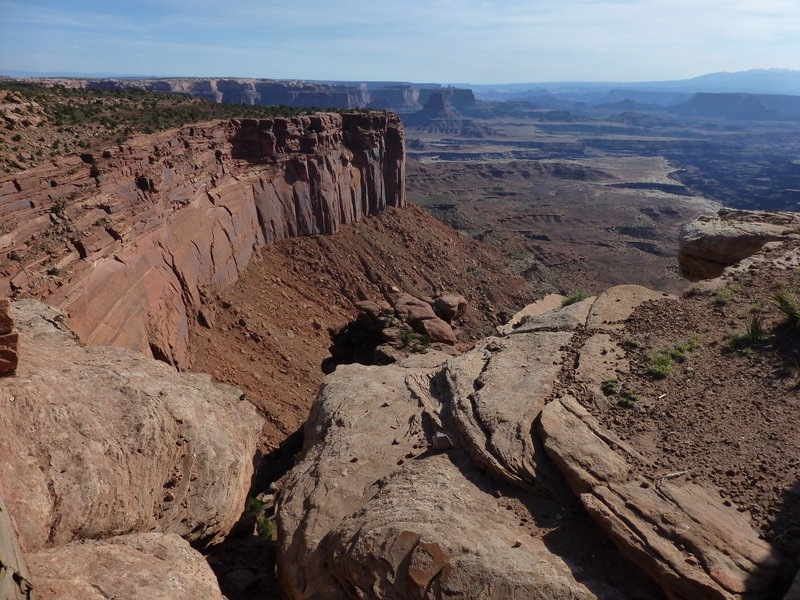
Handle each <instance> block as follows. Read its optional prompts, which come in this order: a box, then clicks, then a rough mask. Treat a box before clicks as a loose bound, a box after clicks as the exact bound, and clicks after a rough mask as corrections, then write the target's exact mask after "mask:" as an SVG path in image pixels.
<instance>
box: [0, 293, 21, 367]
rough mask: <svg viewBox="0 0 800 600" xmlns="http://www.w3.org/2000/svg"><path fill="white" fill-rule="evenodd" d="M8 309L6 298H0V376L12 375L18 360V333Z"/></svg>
mask: <svg viewBox="0 0 800 600" xmlns="http://www.w3.org/2000/svg"><path fill="white" fill-rule="evenodd" d="M10 310H11V303H10V302H9V301H8V298H0V376H3V375H13V374H14V371H16V370H17V363H18V362H19V334H17V333H16V332H15V331H14V320H13V319H12V318H11V313H10Z"/></svg>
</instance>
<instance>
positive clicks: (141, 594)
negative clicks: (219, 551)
mask: <svg viewBox="0 0 800 600" xmlns="http://www.w3.org/2000/svg"><path fill="white" fill-rule="evenodd" d="M30 562H31V569H32V570H33V577H34V580H35V582H36V586H35V590H36V593H37V595H38V597H39V598H53V599H58V600H107V599H108V598H125V599H126V600H196V599H198V598H203V599H206V598H207V599H208V600H224V596H223V595H222V594H221V593H220V591H219V585H218V584H217V579H216V577H215V576H214V573H213V572H212V571H211V569H210V567H209V566H208V563H206V561H205V559H204V558H203V556H202V555H201V554H200V553H198V552H197V551H195V550H194V549H192V547H191V546H190V545H189V543H188V542H187V541H186V540H183V539H181V538H180V537H179V536H177V535H174V534H163V533H134V534H130V535H121V536H116V537H113V538H110V539H107V540H84V541H79V542H73V543H71V544H68V545H66V546H60V547H58V548H53V549H51V550H45V551H42V552H38V553H36V554H32V555H30Z"/></svg>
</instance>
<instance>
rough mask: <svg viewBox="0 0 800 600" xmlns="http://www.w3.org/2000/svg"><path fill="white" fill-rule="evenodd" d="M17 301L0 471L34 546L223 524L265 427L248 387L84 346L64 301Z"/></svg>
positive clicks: (243, 488)
mask: <svg viewBox="0 0 800 600" xmlns="http://www.w3.org/2000/svg"><path fill="white" fill-rule="evenodd" d="M12 312H13V316H14V319H15V321H16V323H17V326H18V328H19V330H20V335H21V338H22V343H21V347H20V351H21V355H20V357H21V360H20V367H19V369H18V371H17V375H16V377H13V378H4V379H0V480H2V481H3V483H4V487H5V491H4V498H5V500H6V502H7V505H8V509H9V510H10V511H11V514H12V515H13V516H14V518H15V520H16V523H17V527H18V530H19V533H20V539H21V541H22V543H23V545H24V546H25V549H26V551H36V550H40V549H43V548H51V547H54V546H61V545H64V544H68V543H70V542H72V541H74V540H79V539H86V538H106V537H110V536H114V535H120V534H126V533H130V532H136V531H151V530H152V531H160V532H168V533H177V534H179V535H181V536H183V537H185V538H186V539H187V540H190V541H192V542H194V543H196V544H203V543H205V542H209V541H211V540H214V539H216V538H219V537H220V536H223V535H225V534H226V533H227V531H228V530H229V529H230V527H231V526H232V525H233V524H234V523H235V522H236V520H237V519H238V517H239V514H240V512H241V510H242V506H243V505H244V500H245V496H246V494H247V491H248V489H249V485H250V478H251V475H252V469H253V465H252V457H253V455H254V452H255V448H256V442H257V438H258V434H259V432H260V429H261V419H260V418H259V417H258V416H257V415H256V414H255V409H254V408H253V407H252V406H251V405H250V404H249V403H247V402H246V401H244V400H242V399H241V394H240V392H239V391H238V390H235V389H234V388H231V387H229V386H225V385H219V384H212V383H210V378H209V377H208V376H204V375H194V374H181V373H177V372H176V371H175V370H174V369H173V368H172V367H170V366H169V365H167V364H165V363H162V362H158V361H153V360H151V359H148V358H146V357H144V356H142V355H140V354H138V353H135V352H131V351H129V350H124V349H121V348H108V347H100V346H87V347H83V346H82V345H80V344H79V343H78V341H77V339H75V337H74V334H72V333H71V332H70V331H69V330H67V329H66V327H65V326H64V322H65V317H64V314H63V313H62V312H61V311H60V310H58V309H56V308H53V307H48V306H45V305H43V304H40V303H38V302H35V301H31V300H29V301H24V302H18V303H15V304H14V305H13V308H12ZM221 474H222V475H221Z"/></svg>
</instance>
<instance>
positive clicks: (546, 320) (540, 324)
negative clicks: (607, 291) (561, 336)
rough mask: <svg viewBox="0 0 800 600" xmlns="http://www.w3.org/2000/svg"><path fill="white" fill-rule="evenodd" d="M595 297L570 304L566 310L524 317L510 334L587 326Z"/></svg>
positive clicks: (565, 329)
mask: <svg viewBox="0 0 800 600" xmlns="http://www.w3.org/2000/svg"><path fill="white" fill-rule="evenodd" d="M594 301H595V296H590V297H589V298H586V299H585V300H581V301H580V302H576V303H575V304H570V305H569V306H565V307H564V308H560V305H559V308H556V309H552V310H548V311H546V312H542V313H539V314H531V315H526V316H524V317H522V318H521V319H520V320H519V322H518V324H517V325H515V326H514V327H513V328H512V329H511V331H510V332H509V333H530V332H531V331H570V330H573V329H575V328H576V327H581V326H584V325H586V319H587V317H588V316H589V311H590V310H591V309H592V306H593V303H594Z"/></svg>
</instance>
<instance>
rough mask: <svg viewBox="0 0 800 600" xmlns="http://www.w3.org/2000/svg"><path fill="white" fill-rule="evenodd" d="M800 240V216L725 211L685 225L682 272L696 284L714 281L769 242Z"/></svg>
mask: <svg viewBox="0 0 800 600" xmlns="http://www.w3.org/2000/svg"><path fill="white" fill-rule="evenodd" d="M798 237H800V217H798V216H797V215H796V214H793V213H771V212H763V211H745V210H731V209H724V210H721V211H720V212H719V214H718V215H716V216H702V217H698V218H697V219H695V220H694V221H692V222H690V223H687V224H686V225H685V226H684V228H683V229H682V230H681V237H680V247H679V253H678V263H679V265H680V268H681V273H682V274H683V275H684V276H685V277H687V278H688V279H691V280H692V281H697V280H700V279H712V278H714V277H718V276H719V275H721V274H722V271H723V270H724V269H725V268H726V267H728V266H730V265H733V264H735V263H737V262H739V261H740V260H742V259H744V258H747V257H749V256H752V255H754V254H756V253H758V252H759V251H760V250H761V249H762V248H763V247H764V245H765V244H766V243H767V242H771V241H780V240H786V239H790V238H795V239H796V238H798Z"/></svg>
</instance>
